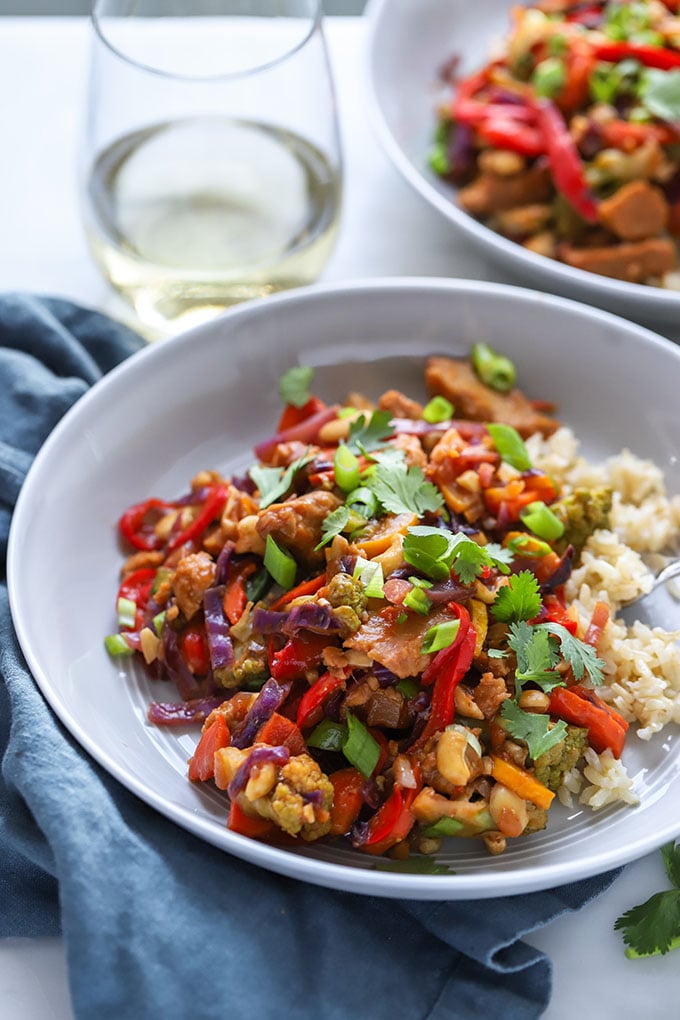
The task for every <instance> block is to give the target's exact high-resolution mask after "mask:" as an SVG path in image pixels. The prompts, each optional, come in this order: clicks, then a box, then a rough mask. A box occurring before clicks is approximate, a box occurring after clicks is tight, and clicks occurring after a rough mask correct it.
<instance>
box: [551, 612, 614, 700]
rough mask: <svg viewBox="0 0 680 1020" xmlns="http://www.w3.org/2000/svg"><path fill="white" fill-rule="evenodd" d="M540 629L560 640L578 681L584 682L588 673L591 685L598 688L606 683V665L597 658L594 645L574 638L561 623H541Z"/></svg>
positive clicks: (565, 657) (563, 655)
mask: <svg viewBox="0 0 680 1020" xmlns="http://www.w3.org/2000/svg"><path fill="white" fill-rule="evenodd" d="M539 627H541V628H544V629H545V630H549V631H550V633H551V634H555V636H556V637H558V638H559V639H560V645H561V648H562V657H563V659H564V660H565V662H568V663H569V665H570V666H571V668H572V670H573V672H574V676H575V677H576V679H577V680H582V679H583V674H584V673H587V674H588V677H589V679H590V682H591V684H594V685H595V686H596V687H597V686H599V685H600V684H602V683H603V682H604V673H603V669H604V667H605V665H606V664H605V662H604V660H603V659H599V658H598V657H597V652H596V651H595V649H594V648H593V646H592V645H589V644H586V642H585V641H580V640H579V639H578V638H577V637H574V635H573V634H570V633H569V631H568V630H567V628H566V627H563V626H562V624H561V623H541V624H539Z"/></svg>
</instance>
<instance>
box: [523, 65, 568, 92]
mask: <svg viewBox="0 0 680 1020" xmlns="http://www.w3.org/2000/svg"><path fill="white" fill-rule="evenodd" d="M566 76H567V75H566V71H565V67H564V63H563V61H561V60H559V59H558V58H557V57H548V59H547V60H542V61H541V62H540V64H537V65H536V67H535V68H534V73H533V75H532V76H531V82H532V85H533V86H534V91H535V93H536V95H537V96H543V97H544V98H546V99H553V98H554V97H555V96H556V95H557V94H558V92H559V91H560V90H561V89H562V87H563V86H564V82H565V80H566Z"/></svg>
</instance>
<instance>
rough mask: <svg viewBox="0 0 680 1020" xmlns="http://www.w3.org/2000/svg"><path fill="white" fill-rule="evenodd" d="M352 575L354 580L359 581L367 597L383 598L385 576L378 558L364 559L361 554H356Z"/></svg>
mask: <svg viewBox="0 0 680 1020" xmlns="http://www.w3.org/2000/svg"><path fill="white" fill-rule="evenodd" d="M353 577H354V579H355V580H358V581H361V583H362V584H363V586H364V591H365V593H366V595H367V596H368V598H369V599H384V598H385V592H384V591H383V585H384V583H385V578H384V575H383V568H382V563H380V561H379V560H365V559H364V558H363V556H357V561H356V564H355V567H354V573H353Z"/></svg>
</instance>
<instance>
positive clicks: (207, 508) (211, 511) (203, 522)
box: [168, 485, 228, 552]
mask: <svg viewBox="0 0 680 1020" xmlns="http://www.w3.org/2000/svg"><path fill="white" fill-rule="evenodd" d="M227 495H228V489H227V486H226V485H217V486H215V488H214V489H212V490H211V491H210V493H209V495H208V496H207V498H206V500H205V503H204V504H203V508H202V510H200V512H199V513H198V515H197V516H196V517H194V519H193V521H192V522H191V524H189V525H188V526H187V527H186V528H184V530H183V531H179V532H177V534H176V535H172V536H171V538H170V540H169V542H168V552H172V550H173V549H179V547H180V546H181V545H185V544H186V543H187V542H193V541H194V540H195V539H198V538H200V537H201V535H202V534H203V532H204V531H205V530H206V529H207V527H208V526H209V525H210V524H212V522H213V521H214V520H216V519H217V518H218V517H221V516H222V511H223V510H224V506H225V504H226V502H227Z"/></svg>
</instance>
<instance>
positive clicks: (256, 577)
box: [245, 567, 272, 602]
mask: <svg viewBox="0 0 680 1020" xmlns="http://www.w3.org/2000/svg"><path fill="white" fill-rule="evenodd" d="M271 583H272V579H271V574H270V573H269V571H268V570H266V569H265V568H264V567H263V568H262V569H261V570H258V571H256V572H255V573H254V574H251V575H250V577H248V578H246V582H245V589H246V598H247V599H248V602H259V601H260V599H261V598H262V596H263V595H264V594H265V592H267V591H268V589H269V588H270V587H271Z"/></svg>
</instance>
